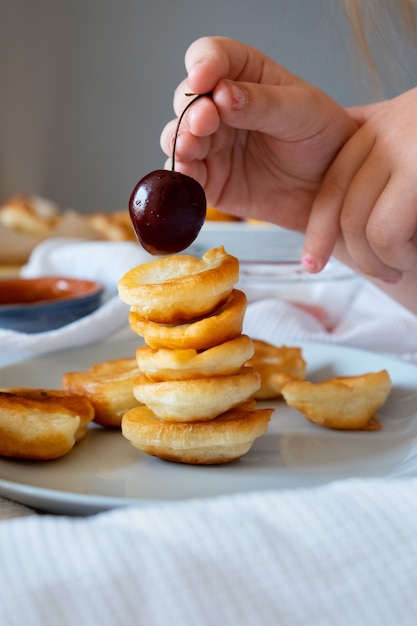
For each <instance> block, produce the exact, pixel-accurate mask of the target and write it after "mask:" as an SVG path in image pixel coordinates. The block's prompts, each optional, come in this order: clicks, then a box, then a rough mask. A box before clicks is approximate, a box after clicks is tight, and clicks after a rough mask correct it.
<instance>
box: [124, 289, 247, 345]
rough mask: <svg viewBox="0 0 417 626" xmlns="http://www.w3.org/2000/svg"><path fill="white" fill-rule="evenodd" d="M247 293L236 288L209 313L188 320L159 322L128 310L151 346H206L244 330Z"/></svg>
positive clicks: (134, 326)
mask: <svg viewBox="0 0 417 626" xmlns="http://www.w3.org/2000/svg"><path fill="white" fill-rule="evenodd" d="M246 304H247V301H246V296H245V294H244V293H243V291H239V290H238V289H233V291H232V293H231V294H230V296H229V297H228V299H227V300H226V302H225V303H224V304H223V305H222V306H221V307H219V308H218V309H216V311H214V312H213V313H211V314H210V315H207V316H206V317H202V318H201V319H197V320H195V321H193V322H189V323H186V324H159V323H156V322H151V321H149V320H146V319H144V318H142V317H140V316H139V315H138V314H137V313H136V312H135V311H131V312H130V313H129V324H130V327H131V329H132V330H133V332H135V333H136V334H138V335H140V336H141V337H143V338H144V340H145V343H147V344H148V346H150V347H151V348H171V349H172V350H183V349H184V348H194V349H195V350H207V348H212V347H213V346H216V345H218V344H220V343H223V342H224V341H229V340H230V339H234V338H235V337H237V335H240V334H241V333H242V327H243V320H244V317H245V311H246Z"/></svg>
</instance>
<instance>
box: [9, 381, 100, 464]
mask: <svg viewBox="0 0 417 626" xmlns="http://www.w3.org/2000/svg"><path fill="white" fill-rule="evenodd" d="M93 418H94V408H93V406H92V404H91V402H90V401H89V400H88V399H87V398H85V397H83V396H78V395H76V394H71V393H68V392H65V391H62V390H51V389H26V388H22V387H14V388H3V389H1V390H0V455H1V456H7V457H14V458H22V459H32V460H49V459H56V458H59V457H61V456H63V455H64V454H67V453H68V452H69V451H70V450H71V449H72V448H73V447H74V445H75V444H76V442H77V441H79V440H80V439H82V438H83V437H84V436H85V434H86V432H87V426H88V424H89V423H90V422H91V421H92V419H93Z"/></svg>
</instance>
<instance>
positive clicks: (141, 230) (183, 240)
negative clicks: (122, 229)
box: [129, 94, 210, 255]
mask: <svg viewBox="0 0 417 626" xmlns="http://www.w3.org/2000/svg"><path fill="white" fill-rule="evenodd" d="M189 95H191V94H189ZM203 95H208V96H210V94H200V95H197V96H196V97H195V98H194V99H193V100H191V102H189V103H188V105H187V106H186V107H185V109H184V111H183V112H182V114H181V116H180V118H179V120H178V124H177V128H176V132H175V138H174V147H173V153H172V169H171V170H155V171H154V172H150V173H149V174H147V175H146V176H144V177H143V178H142V179H141V180H140V181H139V182H138V183H137V185H136V187H135V188H134V190H133V192H132V194H131V196H130V200H129V214H130V219H131V221H132V225H133V228H134V230H135V233H136V236H137V238H138V239H139V241H140V243H141V244H142V246H143V247H144V248H145V250H147V251H148V252H150V253H151V254H156V255H162V254H174V253H175V252H180V251H181V250H184V249H185V248H187V247H188V246H189V245H190V244H191V243H192V242H193V241H194V240H195V239H196V237H197V235H198V233H199V232H200V230H201V227H202V226H203V224H204V220H205V217H206V209H207V202H206V195H205V193H204V189H203V188H202V186H201V185H200V183H199V182H197V181H196V180H195V179H194V178H191V177H190V176H186V175H185V174H182V173H181V172H176V171H175V147H176V142H177V136H178V130H179V127H180V124H181V120H182V118H183V116H184V113H185V112H186V110H187V109H188V108H189V107H190V106H191V105H192V104H193V102H195V101H196V100H197V99H198V98H201V97H202V96H203Z"/></svg>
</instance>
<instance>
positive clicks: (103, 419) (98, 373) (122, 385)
mask: <svg viewBox="0 0 417 626" xmlns="http://www.w3.org/2000/svg"><path fill="white" fill-rule="evenodd" d="M138 374H139V370H138V366H137V363H136V359H135V358H134V357H128V358H121V359H112V360H110V361H105V362H104V363H96V364H94V365H92V366H91V367H90V369H89V370H87V371H84V372H82V371H81V372H67V373H66V374H64V375H63V377H62V382H61V384H62V388H63V389H65V390H66V391H69V392H72V393H77V394H79V395H83V396H86V397H87V398H89V399H90V401H91V403H92V405H93V406H94V410H95V417H94V421H95V422H97V424H101V425H102V426H107V427H111V428H116V427H120V424H121V421H122V417H123V414H124V413H125V412H126V411H127V410H128V409H131V408H132V407H134V406H137V404H138V401H137V400H136V398H135V396H134V395H133V381H134V380H135V378H136V376H137V375H138Z"/></svg>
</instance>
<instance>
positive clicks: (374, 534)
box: [0, 480, 417, 626]
mask: <svg viewBox="0 0 417 626" xmlns="http://www.w3.org/2000/svg"><path fill="white" fill-rule="evenodd" d="M0 555H1V567H0V623H1V624H4V625H5V626H6V625H7V626H23V625H26V624H30V625H31V626H56V625H57V624H60V626H73V625H75V624H80V625H89V626H90V625H91V626H93V625H100V626H107V625H108V626H118V625H120V626H130V625H132V626H133V625H135V626H136V625H143V626H166V624H172V625H178V626H196V625H198V626H218V625H219V624H227V625H228V626H259V625H260V624H262V625H265V626H276V625H277V624H279V625H280V626H296V625H297V626H298V625H299V626H305V624H309V625H310V626H335V625H337V626H393V625H394V624H395V626H414V625H415V623H416V615H417V594H416V592H415V590H416V588H417V566H416V565H417V480H409V481H392V482H385V481H380V480H369V481H366V482H365V481H346V482H341V483H338V482H336V483H333V484H330V485H327V486H326V487H321V488H318V489H309V490H298V491H297V490H294V491H282V492H276V493H274V492H267V493H263V494H259V493H254V494H247V495H237V496H234V497H227V498H225V497H222V498H215V499H209V500H195V501H191V502H187V503H179V504H169V505H166V506H162V507H160V506H150V507H149V508H144V509H139V508H133V509H122V510H116V511H113V512H108V513H102V514H100V515H97V516H94V517H91V518H86V519H77V518H75V519H74V518H66V517H52V516H38V515H33V516H29V517H24V518H20V519H15V520H11V521H10V520H9V521H3V522H0Z"/></svg>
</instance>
